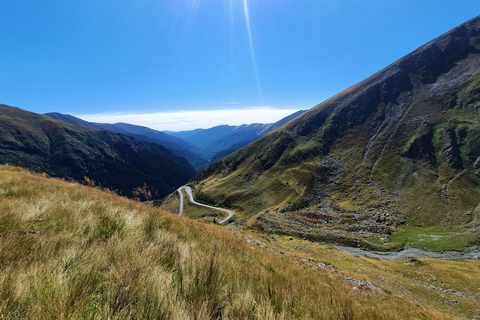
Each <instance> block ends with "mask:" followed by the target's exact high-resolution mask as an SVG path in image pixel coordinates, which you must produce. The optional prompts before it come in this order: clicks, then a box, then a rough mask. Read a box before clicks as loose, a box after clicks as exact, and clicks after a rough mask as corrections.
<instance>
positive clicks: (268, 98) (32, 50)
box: [0, 0, 480, 130]
mask: <svg viewBox="0 0 480 320" xmlns="http://www.w3.org/2000/svg"><path fill="white" fill-rule="evenodd" d="M479 9H480V2H479V1H478V0H461V1H458V0H455V1H453V0H448V1H447V0H421V1H419V0H368V1H365V0H362V1H360V0H101V1H99V0H68V1H67V0H42V1H39V0H14V1H2V3H1V4H0V48H1V49H0V68H1V70H2V77H0V103H4V104H9V105H14V106H17V107H20V108H22V109H25V110H29V111H33V112H37V113H45V112H52V111H56V112H61V113H68V114H73V115H77V116H82V117H83V118H86V119H87V120H93V121H103V122H117V121H123V122H131V123H136V124H143V125H148V126H151V127H154V128H155V129H159V130H187V129H194V128H196V127H210V126H212V125H218V124H222V123H227V124H240V123H252V122H273V121H276V120H278V119H280V118H281V117H283V116H286V115H287V114H289V113H292V112H294V111H296V110H300V109H309V108H311V107H313V106H314V105H316V104H318V103H320V102H321V101H323V100H325V99H327V98H329V97H331V96H333V95H335V94H337V93H338V92H340V91H342V90H344V89H346V88H348V87H349V86H351V85H353V84H355V83H357V82H359V81H361V80H363V79H365V78H366V77H368V76H370V75H372V74H374V73H375V72H377V71H379V70H381V69H383V68H384V67H386V66H388V65H389V64H391V63H393V62H394V61H395V60H397V59H399V58H401V57H402V56H404V55H406V54H408V53H409V52H411V51H413V50H414V49H416V48H417V47H419V46H421V45H423V44H425V43H426V42H428V41H430V40H432V39H434V38H436V37H437V36H439V35H441V34H443V33H444V32H446V31H448V30H450V29H452V28H454V27H456V26H457V25H459V24H461V23H463V22H465V21H467V20H469V19H471V18H474V17H475V16H476V15H478V14H480V10H479ZM260 114H262V116H260ZM193 115H194V116H193ZM215 115H216V116H215ZM182 117H183V118H182ZM199 118H202V119H201V120H202V122H198V121H195V119H199ZM213 118H215V119H213ZM129 120H130V121H129ZM213 120H215V121H216V122H215V121H213ZM234 122H237V123H234Z"/></svg>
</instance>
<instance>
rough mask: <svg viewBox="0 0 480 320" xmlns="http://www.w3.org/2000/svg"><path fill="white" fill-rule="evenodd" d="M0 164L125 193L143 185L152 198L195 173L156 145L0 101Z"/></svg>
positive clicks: (167, 192) (171, 189)
mask: <svg viewBox="0 0 480 320" xmlns="http://www.w3.org/2000/svg"><path fill="white" fill-rule="evenodd" d="M95 129H97V128H95ZM165 136H167V135H165ZM172 139H174V138H172ZM0 163H1V164H10V165H15V166H20V167H24V168H28V169H30V170H33V171H37V172H45V173H47V174H49V175H51V176H54V177H61V178H65V179H73V180H75V181H80V182H81V181H83V180H85V177H88V178H89V179H90V180H93V181H95V183H97V184H99V185H101V186H102V187H106V188H109V189H111V190H116V191H118V192H119V193H121V194H123V195H125V196H133V190H134V189H135V188H138V187H142V186H144V184H146V185H147V186H148V187H149V189H150V191H151V192H152V193H153V195H155V194H156V196H157V198H161V197H163V196H165V195H167V194H169V193H171V192H173V191H174V190H175V189H176V188H178V187H179V186H180V185H182V184H183V183H185V182H186V181H188V180H189V179H190V178H191V177H193V175H194V174H195V170H194V169H193V168H192V167H191V165H190V164H189V162H188V161H187V160H186V159H185V158H183V157H179V156H177V155H175V154H173V153H172V152H171V151H169V150H168V149H167V148H166V147H164V146H161V145H159V144H156V143H148V142H144V141H140V140H138V139H135V138H132V137H129V136H126V135H124V134H118V133H113V132H110V131H106V130H101V131H100V130H92V129H86V128H81V127H78V126H74V125H71V124H69V123H66V122H63V121H58V120H54V119H52V118H50V117H47V116H44V115H39V114H35V113H32V112H28V111H24V110H21V109H19V108H14V107H10V106H6V105H0Z"/></svg>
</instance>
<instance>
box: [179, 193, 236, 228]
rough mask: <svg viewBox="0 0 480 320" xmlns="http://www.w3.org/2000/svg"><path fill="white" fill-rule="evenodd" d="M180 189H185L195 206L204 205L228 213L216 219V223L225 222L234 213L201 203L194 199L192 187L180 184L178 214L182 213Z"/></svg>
mask: <svg viewBox="0 0 480 320" xmlns="http://www.w3.org/2000/svg"><path fill="white" fill-rule="evenodd" d="M182 190H185V191H186V192H187V194H188V196H189V197H190V202H192V203H193V204H196V205H197V206H202V207H206V208H210V209H214V210H219V211H224V212H226V213H228V216H227V217H226V218H225V219H223V220H219V221H218V223H220V224H222V223H225V222H226V221H228V219H230V218H231V217H233V215H234V214H235V213H233V211H230V210H227V209H222V208H218V207H214V206H209V205H208V204H203V203H200V202H197V201H195V199H193V194H192V188H190V187H188V186H181V187H180V188H178V189H177V191H178V193H179V194H180V207H179V210H178V214H179V215H182V214H183V193H182Z"/></svg>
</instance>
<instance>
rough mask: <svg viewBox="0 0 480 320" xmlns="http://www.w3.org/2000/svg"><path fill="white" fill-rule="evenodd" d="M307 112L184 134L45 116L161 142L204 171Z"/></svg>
mask: <svg viewBox="0 0 480 320" xmlns="http://www.w3.org/2000/svg"><path fill="white" fill-rule="evenodd" d="M304 112H305V111H298V112H296V113H294V114H292V115H290V116H288V117H285V118H283V119H281V120H279V121H277V122H275V123H270V124H258V123H255V124H249V125H241V126H228V125H222V126H216V127H213V128H210V129H196V130H192V131H181V132H172V131H165V132H161V131H157V130H153V129H150V128H147V127H143V126H137V125H132V124H127V123H115V124H108V123H94V122H88V121H85V120H82V119H79V118H77V117H74V116H71V115H65V114H61V113H56V112H52V113H46V114H45V115H46V116H48V117H51V118H54V119H57V120H62V121H65V122H68V123H70V124H73V125H75V126H79V127H82V128H88V129H94V130H108V131H111V132H115V133H122V134H125V135H128V136H131V137H134V138H137V139H139V140H143V141H147V142H154V143H158V144H160V145H163V146H165V147H166V148H167V149H169V150H170V151H171V152H173V153H174V154H176V155H177V156H180V157H184V158H186V159H187V160H188V161H189V162H190V164H191V165H192V166H193V167H194V168H195V169H196V170H201V169H203V168H205V167H206V166H207V165H208V164H210V163H213V162H215V161H217V160H218V159H221V158H222V157H224V156H226V155H228V154H230V153H232V152H233V151H235V150H238V149H240V148H242V147H244V146H246V145H247V144H249V143H251V142H253V141H255V140H256V139H258V138H260V137H262V136H264V135H266V134H267V133H269V132H271V131H273V130H275V129H277V128H279V127H280V126H282V125H283V124H285V123H287V122H288V121H290V120H292V119H294V118H295V117H297V116H299V115H301V114H302V113H304Z"/></svg>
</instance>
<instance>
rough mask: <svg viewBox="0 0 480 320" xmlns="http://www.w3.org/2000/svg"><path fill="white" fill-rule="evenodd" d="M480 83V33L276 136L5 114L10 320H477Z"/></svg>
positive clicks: (2, 155) (450, 35)
mask: <svg viewBox="0 0 480 320" xmlns="http://www.w3.org/2000/svg"><path fill="white" fill-rule="evenodd" d="M246 3H247V2H246V1H245V2H243V4H244V6H245V7H244V12H245V14H246V13H247V9H248V8H247V7H246ZM246 18H248V16H246ZM247 20H248V19H247ZM247 22H248V21H247ZM249 28H250V27H249ZM250 37H251V34H250ZM250 45H251V47H250V52H251V54H252V56H254V55H253V45H252V40H251V39H250ZM252 58H254V57H252ZM479 66H480V17H477V18H474V19H471V20H469V21H467V22H465V23H464V24H462V25H460V26H458V27H456V28H454V29H452V30H451V31H449V32H447V33H445V34H443V35H441V36H439V37H437V38H436V39H434V40H432V41H430V42H428V43H426V44H425V45H423V46H421V47H420V48H418V49H416V50H414V51H413V52H411V53H410V54H408V55H406V56H404V57H403V58H401V59H399V60H397V61H395V62H393V63H392V64H390V65H389V66H387V67H386V68H384V69H383V70H381V71H379V72H377V73H375V74H373V75H372V76H370V77H369V78H367V79H365V80H363V81H361V82H359V83H357V84H355V85H353V86H352V87H350V88H347V89H346V90H344V91H342V92H340V93H338V94H337V95H335V96H333V97H331V98H329V99H327V100H325V101H324V102H322V103H320V104H318V105H316V106H315V107H313V108H311V109H310V110H307V111H299V112H297V113H294V114H292V115H291V116H289V117H286V118H284V119H281V120H279V121H278V122H275V123H269V124H258V123H253V124H246V125H240V126H229V125H222V126H217V127H213V128H210V129H196V130H191V131H182V132H162V131H157V130H153V129H150V128H147V127H143V126H137V125H131V124H127V123H115V124H107V123H93V122H87V121H84V120H82V119H79V118H76V117H74V116H71V115H66V114H61V113H55V112H53V113H48V114H45V115H41V114H37V113H33V112H28V111H25V110H22V109H19V108H16V107H11V106H8V105H0V319H40V318H41V319H86V318H89V319H179V320H180V319H272V320H273V319H279V320H280V319H326V320H329V319H344V320H349V319H425V320H429V319H480V260H479V257H480V67H479ZM257 77H258V74H257ZM257 82H258V79H257ZM257 85H258V91H260V85H259V83H257ZM219 103H220V102H219ZM237 103H238V102H236V101H233V102H232V104H233V105H235V104H237Z"/></svg>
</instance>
